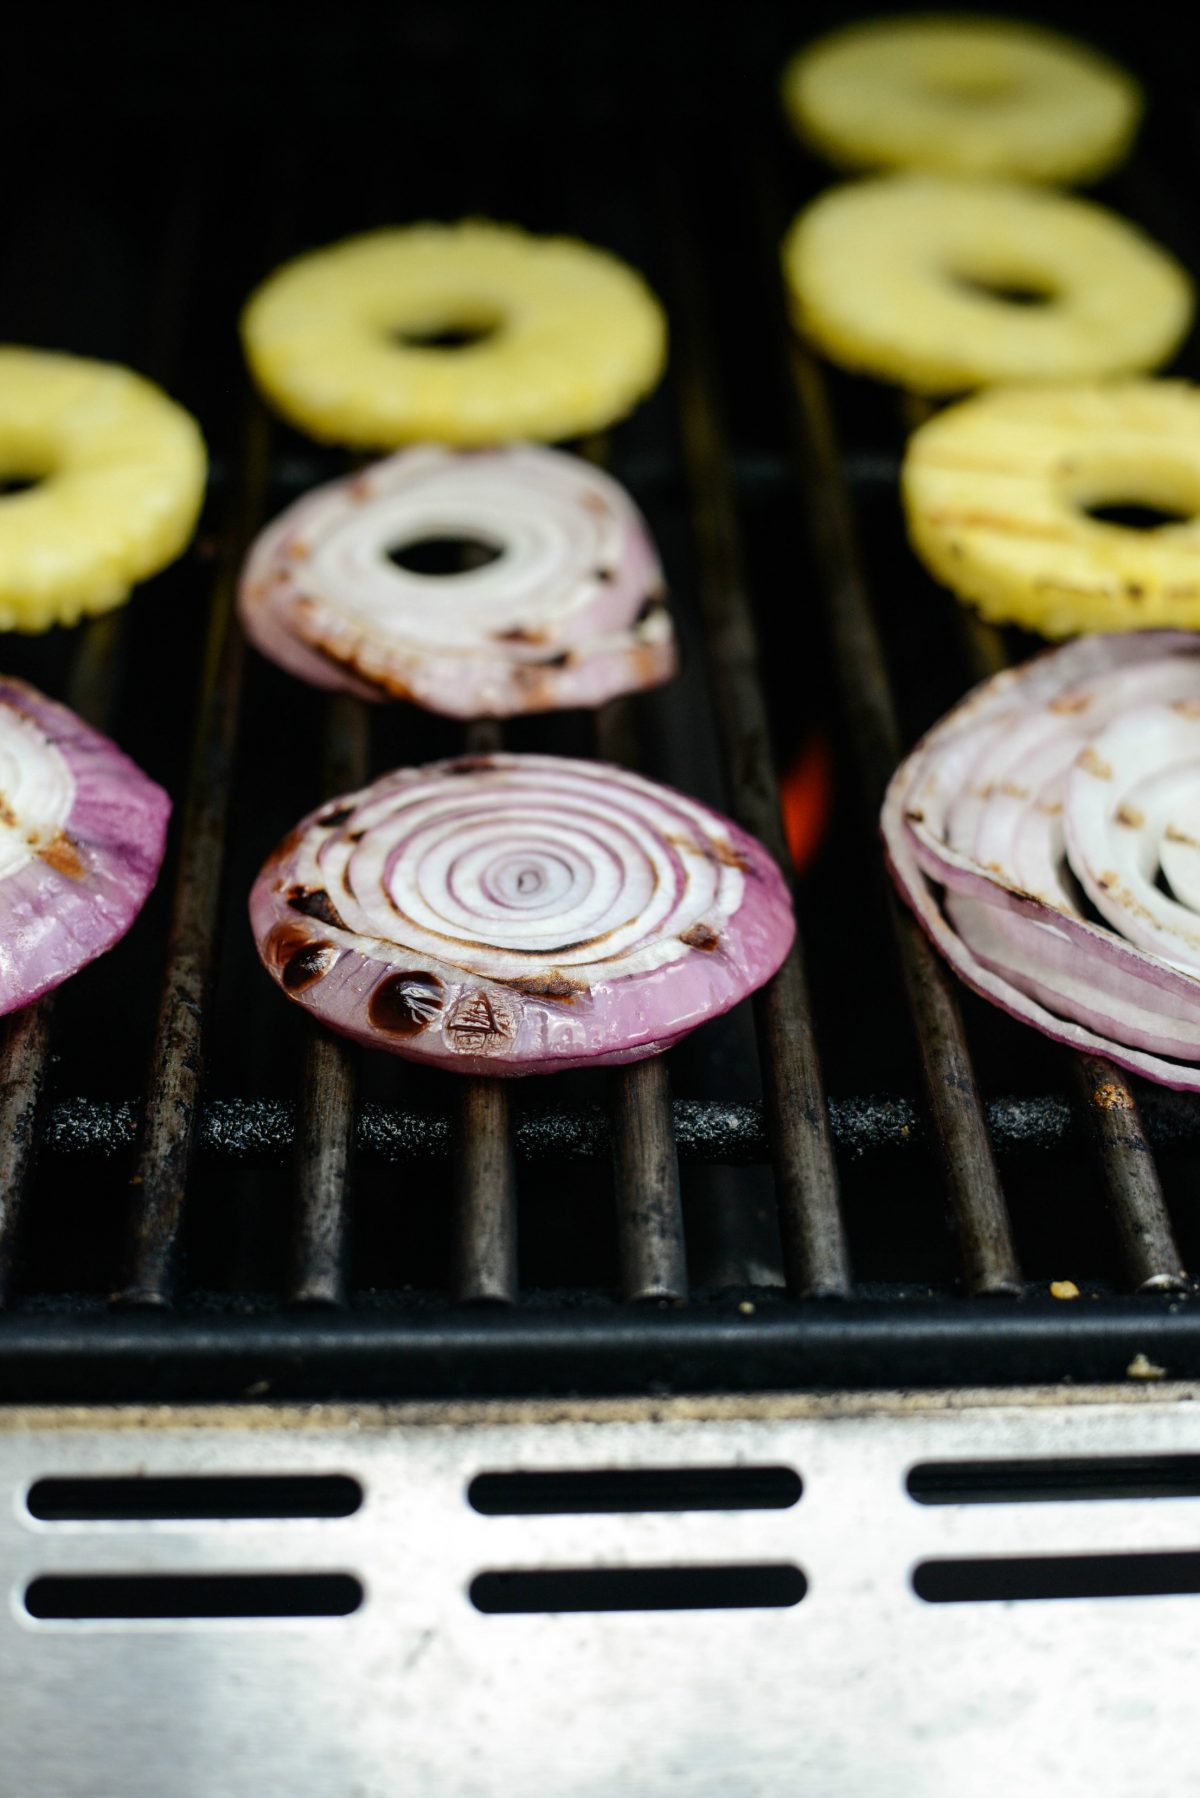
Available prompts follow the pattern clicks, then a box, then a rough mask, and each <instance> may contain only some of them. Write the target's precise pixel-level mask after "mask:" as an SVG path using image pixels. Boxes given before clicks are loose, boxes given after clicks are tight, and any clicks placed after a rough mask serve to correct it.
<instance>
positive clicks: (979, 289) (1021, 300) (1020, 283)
mask: <svg viewBox="0 0 1200 1798" xmlns="http://www.w3.org/2000/svg"><path fill="white" fill-rule="evenodd" d="M953 280H954V284H955V286H956V287H960V288H965V289H966V291H967V292H968V293H971V294H974V295H975V296H976V298H980V297H982V298H983V299H987V300H999V301H1000V302H1001V303H1002V304H1003V305H1005V306H1019V307H1021V308H1030V309H1035V308H1037V307H1039V306H1052V305H1053V304H1054V302H1055V301H1056V300H1057V299H1059V298H1060V295H1061V289H1059V288H1058V287H1056V286H1055V285H1054V283H1053V282H1052V281H1036V280H1030V279H1026V278H1024V277H1022V278H1019V279H1014V280H1006V279H1004V278H1003V277H1001V276H996V277H992V276H981V275H967V274H957V273H956V274H955V275H954V276H953Z"/></svg>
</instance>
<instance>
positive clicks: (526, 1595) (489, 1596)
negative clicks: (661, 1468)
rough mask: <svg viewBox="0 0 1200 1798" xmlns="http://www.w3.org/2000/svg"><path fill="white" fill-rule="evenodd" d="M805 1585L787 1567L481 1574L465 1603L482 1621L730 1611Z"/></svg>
mask: <svg viewBox="0 0 1200 1798" xmlns="http://www.w3.org/2000/svg"><path fill="white" fill-rule="evenodd" d="M807 1590H808V1582H807V1580H806V1579H805V1577H804V1575H803V1573H801V1571H800V1569H799V1568H798V1567H794V1566H792V1565H791V1564H790V1563H788V1562H781V1563H776V1564H764V1565H761V1566H736V1567H550V1568H538V1569H536V1570H533V1571H527V1570H525V1569H522V1568H516V1569H514V1570H512V1571H511V1572H495V1573H480V1574H478V1575H477V1576H476V1578H475V1579H473V1580H472V1581H471V1586H470V1597H471V1603H472V1604H473V1605H474V1606H475V1609H476V1610H477V1611H483V1612H485V1613H486V1614H487V1615H488V1616H513V1615H518V1614H528V1613H531V1612H545V1611H735V1610H759V1609H781V1608H785V1607H787V1606H789V1605H795V1604H799V1603H800V1600H801V1599H802V1598H803V1597H804V1594H805V1592H806V1591H807Z"/></svg>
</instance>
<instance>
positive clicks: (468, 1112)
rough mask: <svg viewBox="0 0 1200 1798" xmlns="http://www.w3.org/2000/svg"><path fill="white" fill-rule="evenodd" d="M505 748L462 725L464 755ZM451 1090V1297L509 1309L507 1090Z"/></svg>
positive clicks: (513, 1291)
mask: <svg viewBox="0 0 1200 1798" xmlns="http://www.w3.org/2000/svg"><path fill="white" fill-rule="evenodd" d="M503 745H504V730H503V727H502V726H501V724H500V723H499V722H498V721H497V720H496V719H494V718H480V719H477V720H476V721H475V722H474V723H473V724H469V725H468V726H467V730H466V750H467V754H468V755H494V754H496V752H497V751H498V750H500V749H501V748H503ZM456 1084H457V1085H458V1087H459V1089H460V1090H459V1091H458V1092H457V1093H456V1095H455V1105H454V1120H455V1123H454V1192H455V1202H456V1203H455V1215H456V1230H455V1238H454V1274H453V1282H452V1284H453V1291H454V1296H455V1298H457V1299H459V1300H460V1301H461V1302H463V1303H464V1304H470V1303H475V1302H478V1301H486V1300H492V1301H497V1302H500V1303H503V1304H511V1303H512V1302H513V1301H514V1300H515V1299H516V1297H517V1293H518V1278H517V1185H516V1173H515V1170H514V1164H513V1154H512V1132H511V1129H510V1125H509V1103H508V1088H507V1086H506V1084H505V1083H504V1081H502V1080H487V1079H481V1078H479V1077H476V1076H470V1077H468V1078H465V1079H462V1080H461V1081H459V1082H457V1083H456Z"/></svg>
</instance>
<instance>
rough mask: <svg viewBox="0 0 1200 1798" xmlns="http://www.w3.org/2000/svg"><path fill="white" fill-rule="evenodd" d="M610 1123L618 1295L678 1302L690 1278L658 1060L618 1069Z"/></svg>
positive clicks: (667, 1094) (667, 1082) (664, 1077)
mask: <svg viewBox="0 0 1200 1798" xmlns="http://www.w3.org/2000/svg"><path fill="white" fill-rule="evenodd" d="M612 1123H613V1131H612V1138H613V1167H614V1173H615V1178H616V1190H617V1244H618V1251H619V1255H620V1264H621V1292H622V1295H623V1296H624V1297H625V1298H627V1299H660V1300H661V1299H666V1300H671V1301H673V1302H676V1303H682V1302H683V1300H685V1299H686V1298H687V1291H688V1277H687V1255H686V1252H685V1249H684V1241H683V1211H682V1207H681V1203H680V1196H679V1160H678V1156H677V1155H676V1152H675V1134H674V1130H673V1128H672V1118H671V1077H670V1074H669V1072H668V1070H667V1064H666V1061H665V1059H664V1058H663V1057H662V1056H661V1055H656V1056H653V1057H652V1058H651V1059H650V1060H649V1061H639V1062H635V1063H634V1064H633V1066H632V1067H628V1068H620V1069H618V1070H617V1072H616V1074H615V1076H614V1078H613V1083H612Z"/></svg>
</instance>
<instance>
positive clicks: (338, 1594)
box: [25, 1573, 363, 1622]
mask: <svg viewBox="0 0 1200 1798" xmlns="http://www.w3.org/2000/svg"><path fill="white" fill-rule="evenodd" d="M362 1601H363V1588H362V1582H361V1580H357V1579H355V1577H354V1575H353V1574H351V1573H132V1574H131V1573H84V1574H46V1575H44V1576H43V1577H42V1578H40V1579H35V1580H33V1581H32V1582H31V1583H30V1585H29V1586H28V1587H27V1588H26V1591H25V1609H26V1610H27V1611H28V1612H29V1615H30V1616H31V1617H37V1618H49V1619H55V1620H58V1621H64V1622H66V1621H70V1622H91V1621H95V1620H105V1619H107V1620H114V1621H115V1620H119V1619H130V1618H153V1617H166V1618H171V1617H175V1618H186V1617H348V1616H349V1615H350V1613H351V1612H352V1611H357V1609H358V1607H359V1606H360V1605H361V1603H362Z"/></svg>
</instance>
